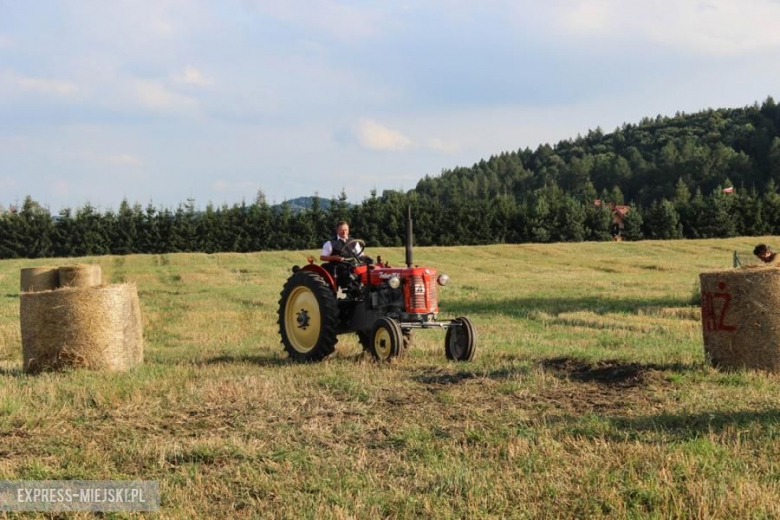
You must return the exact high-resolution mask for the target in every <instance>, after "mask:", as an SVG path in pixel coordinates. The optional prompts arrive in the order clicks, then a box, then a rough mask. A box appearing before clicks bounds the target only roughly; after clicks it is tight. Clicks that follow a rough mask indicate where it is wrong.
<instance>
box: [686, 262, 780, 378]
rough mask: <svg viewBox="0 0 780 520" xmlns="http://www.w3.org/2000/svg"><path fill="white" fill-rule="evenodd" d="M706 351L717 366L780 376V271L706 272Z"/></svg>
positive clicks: (703, 282) (703, 277)
mask: <svg viewBox="0 0 780 520" xmlns="http://www.w3.org/2000/svg"><path fill="white" fill-rule="evenodd" d="M699 279H700V282H701V295H702V298H701V311H702V312H701V315H702V330H703V335H704V352H705V354H706V355H707V356H708V358H709V359H710V361H711V362H712V364H713V365H715V366H717V367H722V368H727V369H732V368H754V369H762V370H768V371H771V372H780V269H778V268H777V267H759V268H752V269H732V270H728V271H713V272H706V273H701V274H700V275H699Z"/></svg>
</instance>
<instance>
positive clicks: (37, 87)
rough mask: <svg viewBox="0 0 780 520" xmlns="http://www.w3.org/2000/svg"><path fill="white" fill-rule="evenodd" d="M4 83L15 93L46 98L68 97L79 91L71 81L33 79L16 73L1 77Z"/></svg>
mask: <svg viewBox="0 0 780 520" xmlns="http://www.w3.org/2000/svg"><path fill="white" fill-rule="evenodd" d="M0 80H2V82H3V83H6V84H7V85H9V86H10V87H11V88H12V90H13V91H16V92H22V93H30V92H31V93H34V94H42V95H44V96H58V97H68V96H73V95H74V94H76V93H77V92H78V91H79V88H78V86H77V85H76V84H74V83H71V82H70V81H64V80H60V79H49V78H33V77H29V76H22V75H20V74H17V73H15V72H7V73H5V74H3V76H2V77H0Z"/></svg>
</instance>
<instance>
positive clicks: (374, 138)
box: [355, 119, 412, 152]
mask: <svg viewBox="0 0 780 520" xmlns="http://www.w3.org/2000/svg"><path fill="white" fill-rule="evenodd" d="M355 137H357V140H358V142H359V143H360V144H361V146H363V147H365V148H368V149H371V150H380V151H388V152H401V151H403V150H405V149H407V148H409V147H410V146H411V145H412V141H411V139H409V138H408V137H406V136H405V135H403V134H402V133H401V132H398V131H397V130H391V129H390V128H387V127H386V126H382V125H380V124H379V123H377V122H376V121H373V120H371V119H361V120H360V121H359V122H358V124H357V125H355Z"/></svg>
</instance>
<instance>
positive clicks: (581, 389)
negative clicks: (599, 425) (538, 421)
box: [534, 357, 670, 415]
mask: <svg viewBox="0 0 780 520" xmlns="http://www.w3.org/2000/svg"><path fill="white" fill-rule="evenodd" d="M541 366H542V368H543V369H544V370H545V371H547V372H550V373H552V374H553V375H554V376H555V377H557V378H558V379H561V380H564V381H567V382H570V383H575V384H566V385H560V386H552V387H548V388H545V389H543V390H542V391H541V392H540V393H539V394H538V396H536V397H535V399H534V400H535V401H536V402H537V405H543V406H544V407H550V406H551V407H553V408H558V409H561V410H563V411H565V412H567V413H578V414H580V413H596V414H599V415H612V414H625V413H627V412H631V413H646V412H648V411H651V410H657V409H658V408H660V407H661V406H662V404H663V403H662V400H661V399H660V398H659V395H658V391H659V390H662V389H663V388H665V387H667V386H668V385H669V384H670V383H669V381H668V380H667V377H666V375H665V370H666V368H665V367H662V366H657V365H647V364H642V363H627V362H624V361H616V360H607V361H596V362H588V361H583V360H581V359H576V358H568V357H563V358H555V359H549V360H545V361H542V362H541Z"/></svg>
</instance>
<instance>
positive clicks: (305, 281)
mask: <svg viewBox="0 0 780 520" xmlns="http://www.w3.org/2000/svg"><path fill="white" fill-rule="evenodd" d="M338 315H339V313H338V307H337V305H336V295H335V294H334V292H333V290H332V289H331V288H330V287H329V286H328V284H327V283H326V282H325V280H323V279H322V277H321V276H320V275H318V274H317V273H314V272H311V271H298V272H297V273H295V274H294V275H292V276H291V277H290V278H289V279H288V280H287V283H286V284H284V289H283V290H282V294H281V299H280V300H279V334H280V335H281V336H282V344H283V345H284V350H286V351H287V353H288V354H289V355H290V357H291V358H293V359H295V360H297V361H320V360H321V359H323V358H325V357H327V356H328V355H330V354H332V353H333V351H334V350H336V343H337V342H338V339H337V338H336V325H337V323H338Z"/></svg>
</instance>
